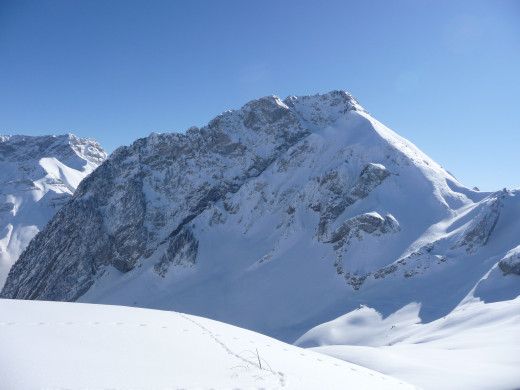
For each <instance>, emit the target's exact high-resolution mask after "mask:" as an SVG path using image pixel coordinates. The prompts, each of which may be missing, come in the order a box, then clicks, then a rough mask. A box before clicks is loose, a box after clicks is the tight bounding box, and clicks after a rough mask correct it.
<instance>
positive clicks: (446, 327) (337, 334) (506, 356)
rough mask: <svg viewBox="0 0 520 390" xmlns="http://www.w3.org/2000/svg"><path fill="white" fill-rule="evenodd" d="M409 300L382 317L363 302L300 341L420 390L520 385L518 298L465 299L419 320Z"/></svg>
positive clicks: (498, 389)
mask: <svg viewBox="0 0 520 390" xmlns="http://www.w3.org/2000/svg"><path fill="white" fill-rule="evenodd" d="M419 308H420V307H419V305H417V304H410V305H408V306H406V307H404V308H403V309H401V310H400V311H398V312H397V313H394V314H393V315H391V316H389V317H387V318H385V319H383V318H382V317H381V315H380V314H379V313H377V312H376V311H375V310H373V309H370V308H367V307H362V308H360V309H358V310H355V311H353V312H351V313H348V314H346V315H344V316H342V317H340V318H338V319H336V320H334V321H331V322H329V323H326V324H322V325H320V326H317V327H316V328H314V329H312V330H310V331H309V332H307V333H306V334H305V335H304V336H302V337H301V338H300V339H299V340H298V342H297V344H299V345H302V346H309V347H310V346H316V345H321V346H318V347H315V348H312V350H314V351H317V352H321V353H324V354H327V355H330V356H334V357H337V358H339V359H343V360H345V361H348V362H352V363H355V364H359V365H362V366H364V367H368V368H371V369H373V370H377V371H379V372H383V373H385V374H388V375H391V376H393V377H396V378H400V379H403V380H406V381H409V382H411V383H414V384H417V385H419V386H421V387H423V388H424V389H431V390H436V389H444V390H448V389H454V390H455V389H457V390H461V389H468V390H470V389H471V390H477V389H480V390H501V389H503V390H505V389H509V390H511V389H519V388H520V297H518V298H516V299H514V300H509V301H503V302H495V303H487V304H485V303H483V302H481V301H478V300H473V301H471V300H469V301H467V302H465V303H463V304H462V305H460V306H459V307H457V308H456V309H455V310H454V311H453V312H451V313H450V314H449V315H447V316H446V317H443V318H440V319H438V320H436V321H433V322H431V323H428V324H421V323H419V321H420V318H419V317H418V312H419Z"/></svg>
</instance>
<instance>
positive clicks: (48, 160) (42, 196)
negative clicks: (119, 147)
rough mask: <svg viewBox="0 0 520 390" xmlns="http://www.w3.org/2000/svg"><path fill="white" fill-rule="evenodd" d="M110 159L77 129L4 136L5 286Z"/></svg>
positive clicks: (1, 241)
mask: <svg viewBox="0 0 520 390" xmlns="http://www.w3.org/2000/svg"><path fill="white" fill-rule="evenodd" d="M105 159H106V153H105V152H104V150H103V149H102V148H101V147H100V146H99V144H98V143H97V142H96V141H94V140H92V139H89V138H77V137H76V136H74V135H72V134H67V135H61V136H39V137H31V136H25V135H0V287H1V286H3V284H4V282H5V279H6V277H7V274H8V272H9V269H10V268H11V266H12V264H13V263H14V262H15V261H16V260H17V259H18V256H19V255H20V254H21V253H22V251H23V250H24V249H25V247H26V246H27V245H28V244H29V241H30V240H31V239H32V238H33V237H34V235H35V234H36V233H37V232H38V231H39V230H41V229H42V228H43V227H44V226H45V224H46V223H47V222H48V221H49V219H51V217H52V216H53V215H54V214H55V213H56V210H58V209H59V208H60V207H61V206H62V205H63V204H65V203H66V202H67V201H68V200H69V199H70V198H71V196H72V193H73V192H74V190H75V189H76V187H77V186H78V184H79V182H80V181H81V180H82V179H83V178H84V177H85V176H86V175H88V174H89V173H90V172H92V171H93V170H94V169H95V168H96V167H97V166H98V165H100V164H101V163H102V162H103V161H104V160H105Z"/></svg>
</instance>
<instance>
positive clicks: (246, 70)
mask: <svg viewBox="0 0 520 390" xmlns="http://www.w3.org/2000/svg"><path fill="white" fill-rule="evenodd" d="M519 69H520V2H518V1H421V0H413V1H412V0H409V1H405V0H395V1H366V2H353V1H328V2H325V3H324V4H322V3H321V2H320V3H318V2H316V1H293V0H285V1H261V2H260V1H257V2H253V1H247V0H245V1H244V0H241V1H209V0H208V1H146V2H145V1H129V0H125V1H116V0H111V1H96V0H89V1H81V0H78V1H60V0H53V1H23V0H22V1H10V0H3V1H1V2H0V91H1V93H0V133H4V134H14V133H22V134H28V135H38V134H59V133H66V132H72V133H74V134H76V135H79V136H83V137H92V138H95V139H97V140H98V141H99V142H100V143H101V144H102V145H103V146H104V147H105V148H106V149H107V150H108V151H113V150H114V149H115V148H116V147H117V146H119V145H128V144H130V143H131V142H132V141H134V140H135V139H136V138H140V137H144V136H147V135H148V134H149V133H150V132H152V131H156V132H172V131H181V132H182V131H184V130H186V129H187V128H188V127H190V126H192V125H195V126H203V125H205V124H206V123H207V122H208V121H209V120H210V119H212V118H213V117H215V116H216V115H217V114H219V113H220V112H222V111H224V110H227V109H233V108H239V107H241V106H242V105H243V104H244V103H246V102H247V101H249V100H251V99H255V98H258V97H261V96H265V95H270V94H275V95H278V96H280V97H282V98H285V97H286V96H288V95H306V94H315V93H324V92H328V91H330V90H334V89H343V90H347V91H349V92H350V93H352V94H353V95H354V96H355V97H356V98H357V99H358V100H359V102H360V103H361V104H362V105H363V106H364V107H365V108H366V109H368V110H369V111H370V112H371V113H372V115H373V116H374V117H375V118H377V119H378V120H380V121H381V122H383V123H384V124H386V125H387V126H388V127H390V128H391V129H393V130H394V131H396V132H397V133H399V134H400V135H402V136H404V137H406V138H408V139H409V140H411V141H412V142H413V143H415V144H416V145H417V146H418V147H419V148H421V149H422V150H423V151H425V152H426V153H427V154H429V155H430V156H431V157H432V158H433V159H434V160H436V161H437V162H439V163H440V164H441V165H442V166H444V167H445V168H446V169H447V170H449V171H450V172H451V173H452V174H454V175H455V176H456V177H457V178H458V179H459V180H460V181H461V182H462V183H463V184H465V185H467V186H470V187H473V186H478V187H479V188H480V189H482V190H497V189H501V188H502V187H507V188H518V187H520V175H519V173H518V170H519V168H520V117H519V115H518V111H519V109H520V71H519Z"/></svg>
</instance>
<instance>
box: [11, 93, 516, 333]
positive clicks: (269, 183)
mask: <svg viewBox="0 0 520 390" xmlns="http://www.w3.org/2000/svg"><path fill="white" fill-rule="evenodd" d="M519 216H520V190H514V191H507V190H502V191H498V192H495V193H484V192H478V191H474V190H470V189H468V188H466V187H464V186H463V185H462V184H460V183H459V182H458V181H457V180H456V179H455V178H454V177H452V176H451V175H450V174H449V173H447V172H446V171H445V170H444V169H442V168H441V167H440V166H439V165H438V164H436V163H435V162H434V161H432V160H431V159H430V158H429V157H428V156H426V155H425V154H424V153H422V152H421V151H420V150H418V149H417V148H416V147H415V146H414V145H413V144H411V143H410V142H408V141H407V140H405V139H403V138H401V137H400V136H398V135H397V134H395V133H394V132H392V131H391V130H389V129H388V128H386V127H385V126H384V125H382V124H381V123H379V122H378V121H377V120H375V119H374V118H373V117H372V116H371V115H370V114H369V113H368V112H367V111H365V110H364V109H363V108H362V107H361V106H360V105H359V104H358V103H357V102H356V100H355V99H354V98H353V97H352V96H351V95H349V94H348V93H346V92H343V91H334V92H330V93H327V94H324V95H316V96H303V97H294V96H293V97H289V98H287V99H285V100H283V101H282V100H280V99H279V98H277V97H275V96H269V97H265V98H262V99H259V100H255V101H252V102H250V103H248V104H246V105H245V106H244V107H242V108H241V109H239V110H237V111H227V112H225V113H223V114H221V115H220V116H218V117H216V118H215V119H214V120H212V121H211V122H210V123H209V124H208V125H207V126H205V127H203V128H201V129H197V128H191V129H189V130H188V131H187V132H186V134H152V135H150V136H149V137H147V138H144V139H140V140H137V141H136V142H135V143H134V144H132V145H131V146H129V147H121V148H119V149H117V150H116V151H115V152H114V153H113V154H112V155H111V156H110V157H109V158H108V159H107V161H106V162H105V163H103V164H102V165H101V166H100V167H99V168H98V169H96V171H94V172H93V173H92V174H91V175H90V176H89V177H88V178H86V179H85V180H84V181H83V182H82V183H81V184H80V185H79V187H78V189H77V191H76V192H75V194H74V196H73V199H72V201H71V202H69V203H67V204H66V205H65V206H64V207H63V208H61V209H60V210H59V211H58V212H57V213H56V215H55V216H54V218H53V219H52V220H51V222H50V223H49V224H48V225H47V226H46V228H45V229H44V230H43V231H42V232H41V233H40V234H39V235H38V236H37V237H35V239H34V240H33V241H32V242H31V244H30V245H29V247H28V248H27V250H26V251H25V252H24V253H23V255H22V256H21V257H20V259H19V261H18V262H17V264H16V265H15V266H14V267H13V269H12V271H11V273H10V274H9V278H8V280H7V283H6V285H5V287H4V289H3V291H2V293H1V296H2V297H5V298H21V299H42V300H62V301H80V302H95V303H110V304H122V305H130V306H131V305H135V306H141V307H149V308H160V309H174V310H180V311H184V312H187V313H190V314H196V315H201V316H204V317H209V318H212V319H216V320H220V321H224V322H227V323H231V324H234V325H238V326H241V327H245V328H248V329H252V330H255V331H259V332H262V333H264V334H268V335H271V336H275V337H277V338H280V339H282V340H287V341H291V342H292V341H294V340H296V339H297V338H298V337H299V336H301V335H302V334H303V333H304V332H306V331H308V330H309V329H311V328H312V327H314V326H317V325H319V324H322V323H324V322H327V321H331V320H333V319H334V318H336V317H338V316H340V315H343V314H345V313H347V312H349V311H351V310H354V309H356V308H358V307H359V305H360V304H364V305H367V306H370V307H372V308H374V309H375V310H377V311H378V312H379V313H381V314H382V315H383V316H388V315H390V314H392V313H394V312H396V311H398V310H399V309H401V308H403V307H404V306H406V305H408V304H410V303H411V302H420V304H421V307H420V312H419V316H420V317H421V319H422V320H423V321H425V322H429V321H433V320H436V319H439V318H441V317H443V316H445V315H447V314H448V313H450V312H451V311H452V310H453V309H454V308H455V307H457V306H458V305H459V304H460V303H461V301H463V300H464V299H468V297H469V296H471V299H481V300H483V301H486V302H493V301H498V300H508V299H513V298H515V297H516V296H518V295H519V293H520V283H519V280H520V276H519V273H520V272H519V271H520V266H519V263H520V234H519V232H520V218H519Z"/></svg>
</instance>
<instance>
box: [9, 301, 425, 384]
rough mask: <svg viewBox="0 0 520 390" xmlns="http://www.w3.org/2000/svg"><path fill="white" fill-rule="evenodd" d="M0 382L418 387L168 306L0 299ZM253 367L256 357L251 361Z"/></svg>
mask: <svg viewBox="0 0 520 390" xmlns="http://www.w3.org/2000/svg"><path fill="white" fill-rule="evenodd" d="M0 350H1V351H2V353H1V354H0V378H1V380H0V389H1V390H30V389H69V390H73V389H119V390H121V389H134V390H135V389H143V390H144V389H147V390H153V389H161V390H165V389H298V390H304V389H313V390H314V389H330V390H333V389H346V388H349V389H358V390H363V389H364V390H380V389H388V390H391V389H396V390H397V389H399V390H401V389H402V390H405V389H410V390H411V389H419V387H416V386H412V385H410V384H407V383H406V382H404V381H402V380H398V379H395V378H392V377H390V376H387V375H383V374H381V373H378V372H376V371H373V370H370V369H366V368H364V367H361V366H358V365H355V364H351V363H348V362H344V361H342V360H338V359H335V358H332V357H329V356H325V355H322V354H319V353H317V352H313V351H309V350H305V349H301V348H298V347H295V346H292V345H289V344H285V343H283V342H281V341H278V340H275V339H272V338H269V337H267V336H263V335H261V334H258V333H254V332H251V331H248V330H245V329H241V328H237V327H234V326H230V325H227V324H224V323H221V322H217V321H213V320H208V319H205V318H201V317H196V316H191V315H186V314H182V313H177V312H167V311H158V310H147V309H136V308H128V307H118V306H104V305H90V304H79V303H56V302H34V301H18V300H0ZM259 363H260V364H261V366H260V364H259Z"/></svg>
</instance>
